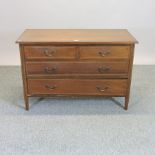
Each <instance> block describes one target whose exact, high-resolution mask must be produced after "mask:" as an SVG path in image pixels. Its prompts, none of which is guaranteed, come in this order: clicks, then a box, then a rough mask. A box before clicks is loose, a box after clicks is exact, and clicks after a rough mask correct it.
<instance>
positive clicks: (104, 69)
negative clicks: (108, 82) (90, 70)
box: [98, 66, 110, 73]
mask: <svg viewBox="0 0 155 155" xmlns="http://www.w3.org/2000/svg"><path fill="white" fill-rule="evenodd" d="M109 70H110V67H105V66H101V67H99V68H98V71H99V72H100V73H105V72H108V71H109Z"/></svg>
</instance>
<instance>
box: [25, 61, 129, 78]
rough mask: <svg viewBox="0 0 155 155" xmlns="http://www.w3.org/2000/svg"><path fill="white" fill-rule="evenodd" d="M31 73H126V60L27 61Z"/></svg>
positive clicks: (27, 68)
mask: <svg viewBox="0 0 155 155" xmlns="http://www.w3.org/2000/svg"><path fill="white" fill-rule="evenodd" d="M26 70H27V74H28V75H33V74H44V75H52V74H127V73H128V62H27V63H26Z"/></svg>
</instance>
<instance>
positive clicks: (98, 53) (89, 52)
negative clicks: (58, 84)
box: [80, 46, 130, 60]
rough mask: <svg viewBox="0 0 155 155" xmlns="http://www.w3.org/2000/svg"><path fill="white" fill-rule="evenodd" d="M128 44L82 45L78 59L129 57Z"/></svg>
mask: <svg viewBox="0 0 155 155" xmlns="http://www.w3.org/2000/svg"><path fill="white" fill-rule="evenodd" d="M129 55H130V46H83V47H80V59H101V60H102V59H103V60H104V59H109V58H110V59H129V57H130V56H129Z"/></svg>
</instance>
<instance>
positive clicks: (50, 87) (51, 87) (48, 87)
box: [45, 85, 57, 90]
mask: <svg viewBox="0 0 155 155" xmlns="http://www.w3.org/2000/svg"><path fill="white" fill-rule="evenodd" d="M45 88H47V89H49V90H54V89H56V88H57V86H56V85H54V86H49V85H45Z"/></svg>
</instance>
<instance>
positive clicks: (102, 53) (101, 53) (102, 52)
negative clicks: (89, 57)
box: [99, 51, 110, 57]
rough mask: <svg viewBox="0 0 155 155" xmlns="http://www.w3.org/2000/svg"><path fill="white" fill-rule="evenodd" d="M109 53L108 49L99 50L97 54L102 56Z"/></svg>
mask: <svg viewBox="0 0 155 155" xmlns="http://www.w3.org/2000/svg"><path fill="white" fill-rule="evenodd" d="M109 54H110V52H109V51H100V52H99V55H100V56H102V57H105V56H107V55H109Z"/></svg>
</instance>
